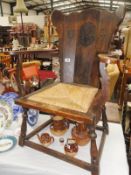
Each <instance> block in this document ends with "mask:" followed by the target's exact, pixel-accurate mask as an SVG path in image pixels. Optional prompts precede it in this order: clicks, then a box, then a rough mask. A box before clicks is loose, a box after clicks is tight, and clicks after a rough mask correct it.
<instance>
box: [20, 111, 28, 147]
mask: <svg viewBox="0 0 131 175" xmlns="http://www.w3.org/2000/svg"><path fill="white" fill-rule="evenodd" d="M22 117H23V121H22V125H21V134H20V137H19V145H20V146H24V142H25V137H26V131H27V109H24V113H23V116H22Z"/></svg>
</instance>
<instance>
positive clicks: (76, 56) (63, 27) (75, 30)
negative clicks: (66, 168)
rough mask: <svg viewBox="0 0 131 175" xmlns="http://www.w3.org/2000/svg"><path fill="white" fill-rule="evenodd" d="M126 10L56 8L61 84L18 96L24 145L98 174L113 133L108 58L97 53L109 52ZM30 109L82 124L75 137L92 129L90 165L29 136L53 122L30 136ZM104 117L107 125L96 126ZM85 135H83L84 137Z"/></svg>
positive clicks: (21, 143)
mask: <svg viewBox="0 0 131 175" xmlns="http://www.w3.org/2000/svg"><path fill="white" fill-rule="evenodd" d="M118 13H119V16H118ZM120 14H121V15H120ZM123 14H124V11H122V13H120V11H118V12H117V13H116V12H114V13H111V12H109V11H106V10H100V9H88V10H85V11H83V12H81V13H72V14H70V15H64V14H62V13H61V12H59V11H54V12H53V15H52V21H53V24H54V26H56V30H57V32H58V34H59V42H60V55H59V58H60V76H61V82H60V83H57V84H52V85H50V86H47V87H45V88H43V89H40V90H39V91H36V92H35V93H32V94H29V95H28V96H24V97H21V98H19V99H17V100H16V103H17V104H20V105H22V106H23V107H24V111H25V112H24V114H23V123H22V127H21V135H20V140H19V144H20V145H21V146H24V145H26V146H29V147H31V148H34V149H37V150H39V151H42V152H45V153H47V154H50V155H53V156H55V157H57V158H59V159H62V160H65V161H67V162H70V163H72V164H75V165H77V166H79V167H81V168H84V169H86V170H89V171H91V173H92V175H98V174H99V160H100V155H101V152H102V147H103V144H104V140H105V136H106V134H107V133H108V125H107V118H106V113H105V102H106V101H107V100H108V95H109V92H108V86H109V84H108V76H107V72H106V69H105V66H106V64H105V63H104V62H102V63H100V64H99V59H98V58H97V53H100V52H101V53H103V52H107V51H108V49H109V44H110V41H111V37H112V34H113V33H114V32H115V31H116V29H117V27H118V25H119V23H120V21H121V20H122V18H123ZM107 24H108V25H107ZM99 68H100V71H99ZM100 74H101V76H100ZM28 108H34V109H38V110H40V111H42V112H46V113H48V114H51V116H56V115H60V116H63V117H65V118H66V119H69V120H70V121H73V122H76V123H77V124H78V126H79V127H78V128H81V129H80V131H79V132H78V133H74V135H76V137H77V136H78V137H79V134H80V135H83V132H85V126H86V127H88V130H89V135H90V142H91V148H90V154H91V162H90V163H87V162H85V161H83V160H79V159H77V158H74V157H70V156H68V155H65V154H63V153H60V152H58V151H56V150H53V149H51V148H47V147H44V146H42V145H40V144H37V143H34V142H33V141H31V140H29V139H30V138H31V137H32V136H34V135H36V134H37V133H38V132H39V131H41V130H42V129H43V128H44V127H46V126H47V125H49V124H50V123H51V122H52V119H51V120H49V121H47V122H46V123H44V124H42V125H41V126H39V127H38V128H36V129H35V130H33V131H32V132H31V133H29V134H28V135H27V134H26V128H27V122H26V120H27V109H28ZM101 118H102V121H103V124H102V126H97V123H98V121H100V119H101ZM86 129H87V128H86ZM96 129H98V130H100V131H102V138H101V142H100V145H99V147H97V145H96V138H97V134H96ZM83 130H84V131H83ZM86 132H87V130H86ZM81 139H82V138H81V136H80V138H79V140H80V141H81ZM83 141H85V140H84V139H83Z"/></svg>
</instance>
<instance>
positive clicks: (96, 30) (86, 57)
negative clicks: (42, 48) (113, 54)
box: [52, 8, 121, 87]
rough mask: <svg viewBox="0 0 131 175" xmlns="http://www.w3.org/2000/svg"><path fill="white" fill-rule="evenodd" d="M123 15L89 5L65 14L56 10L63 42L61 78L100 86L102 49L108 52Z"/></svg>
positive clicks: (56, 21) (55, 16)
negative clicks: (86, 8)
mask: <svg viewBox="0 0 131 175" xmlns="http://www.w3.org/2000/svg"><path fill="white" fill-rule="evenodd" d="M120 21H121V18H120V17H118V16H117V15H116V14H115V13H111V12H109V11H106V10H100V9H95V8H94V9H93V8H92V9H88V10H85V11H83V12H81V13H71V14H69V15H64V14H63V13H61V12H60V11H54V12H53V14H52V22H53V24H54V26H56V30H57V32H58V35H59V43H60V66H61V70H60V74H61V81H64V82H75V83H82V84H89V85H93V86H96V87H98V86H99V78H98V77H99V66H98V63H99V61H98V58H97V53H98V52H107V51H108V48H109V44H110V42H111V39H112V35H113V33H114V32H115V31H116V30H117V27H118V24H119V23H120Z"/></svg>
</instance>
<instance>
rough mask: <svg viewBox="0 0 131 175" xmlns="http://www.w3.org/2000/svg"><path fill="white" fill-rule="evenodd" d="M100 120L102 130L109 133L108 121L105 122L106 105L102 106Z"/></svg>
mask: <svg viewBox="0 0 131 175" xmlns="http://www.w3.org/2000/svg"><path fill="white" fill-rule="evenodd" d="M102 122H103V128H104V132H105V133H106V134H108V133H109V127H108V122H107V115H106V107H105V105H104V106H103V108H102Z"/></svg>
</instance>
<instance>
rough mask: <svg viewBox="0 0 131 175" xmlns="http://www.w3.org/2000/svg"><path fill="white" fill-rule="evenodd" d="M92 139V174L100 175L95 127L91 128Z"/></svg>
mask: <svg viewBox="0 0 131 175" xmlns="http://www.w3.org/2000/svg"><path fill="white" fill-rule="evenodd" d="M90 137H91V149H90V153H91V164H92V166H93V171H92V172H91V174H92V175H99V165H98V164H99V160H98V149H97V145H96V137H97V135H96V133H95V127H94V126H92V127H91V128H90Z"/></svg>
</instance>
